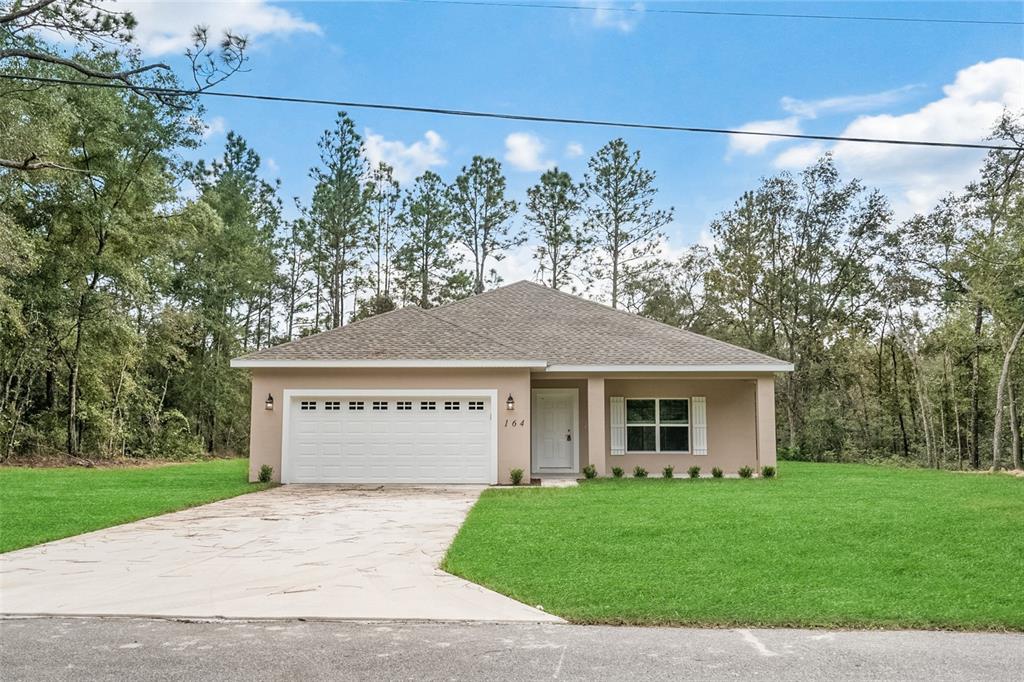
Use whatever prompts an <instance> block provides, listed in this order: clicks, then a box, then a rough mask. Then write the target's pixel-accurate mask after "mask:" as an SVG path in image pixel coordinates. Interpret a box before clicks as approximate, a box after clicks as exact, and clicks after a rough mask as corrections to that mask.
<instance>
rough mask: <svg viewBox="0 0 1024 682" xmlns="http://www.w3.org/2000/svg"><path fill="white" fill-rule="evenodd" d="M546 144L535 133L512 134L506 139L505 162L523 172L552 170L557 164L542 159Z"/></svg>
mask: <svg viewBox="0 0 1024 682" xmlns="http://www.w3.org/2000/svg"><path fill="white" fill-rule="evenodd" d="M543 154H544V143H543V142H541V141H540V138H539V137H537V136H536V135H534V134H533V133H511V134H509V136H508V137H506V138H505V160H506V161H508V163H509V165H511V166H512V167H513V168H515V169H517V170H521V171H540V170H546V169H548V168H551V167H552V166H554V165H555V162H554V161H552V160H550V159H542V158H541V157H542V155H543Z"/></svg>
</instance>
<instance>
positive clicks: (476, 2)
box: [397, 0, 1024, 26]
mask: <svg viewBox="0 0 1024 682" xmlns="http://www.w3.org/2000/svg"><path fill="white" fill-rule="evenodd" d="M397 1H398V2H405V3H410V4H416V5H466V6H472V7H515V8H529V9H558V10H575V11H580V10H582V11H585V12H592V11H595V10H604V11H608V12H630V13H633V14H687V15H699V16H715V17H767V18H772V19H818V20H830V19H831V20H838V21H883V22H902V23H913V24H978V25H989V26H1024V21H1014V20H1009V19H1003V20H1000V19H940V18H933V17H878V16H863V15H850V14H784V13H779V12H733V11H726V10H699V9H678V8H665V7H629V6H617V5H562V4H557V3H546V2H545V3H540V2H482V1H481V0H397Z"/></svg>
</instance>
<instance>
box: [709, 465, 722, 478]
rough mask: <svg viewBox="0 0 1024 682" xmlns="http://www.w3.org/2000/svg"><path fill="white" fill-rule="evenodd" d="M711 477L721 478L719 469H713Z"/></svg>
mask: <svg viewBox="0 0 1024 682" xmlns="http://www.w3.org/2000/svg"><path fill="white" fill-rule="evenodd" d="M711 475H712V476H713V477H714V478H721V477H722V476H723V475H724V474H723V473H722V470H721V469H720V468H718V467H715V468H714V469H712V470H711Z"/></svg>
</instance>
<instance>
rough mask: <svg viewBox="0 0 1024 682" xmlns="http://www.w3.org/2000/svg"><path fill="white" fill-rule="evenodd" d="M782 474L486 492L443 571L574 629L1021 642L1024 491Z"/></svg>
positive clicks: (866, 472)
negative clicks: (757, 630)
mask: <svg viewBox="0 0 1024 682" xmlns="http://www.w3.org/2000/svg"><path fill="white" fill-rule="evenodd" d="M779 468H780V474H781V478H779V479H777V480H738V479H737V480H717V481H716V480H699V481H690V480H681V479H677V480H669V481H664V480H658V479H649V480H597V481H592V482H587V483H584V484H582V485H580V487H578V488H561V489H558V488H522V489H512V490H490V491H487V492H485V493H484V494H483V496H482V498H481V499H480V501H479V502H478V503H477V505H476V506H475V507H474V508H473V510H472V511H471V512H470V514H469V517H468V519H467V521H466V524H465V525H464V526H463V527H462V530H461V531H460V532H459V534H458V536H457V537H456V538H455V541H454V543H453V544H452V547H451V548H450V549H449V551H448V555H447V557H446V559H445V562H444V567H445V569H446V570H448V571H450V572H452V573H455V574H456V575H460V576H463V577H465V578H468V579H469V580H472V581H474V582H477V583H480V584H481V585H485V586H487V587H489V588H491V589H493V590H497V591H498V592H501V593H504V594H507V595H509V596H511V597H514V598H515V599H518V600H520V601H523V602H525V603H527V604H539V605H542V606H543V607H544V608H545V609H546V610H547V611H549V612H551V613H555V614H558V615H560V616H563V617H565V618H567V619H569V620H572V621H576V622H581V623H634V624H679V625H683V624H687V625H691V624H692V625H741V624H742V625H769V626H810V627H897V628H956V629H994V630H999V629H1007V630H1018V631H1019V630H1024V588H1022V572H1021V571H1022V567H1024V479H1015V478H1011V477H1009V476H986V475H970V474H956V473H950V472H939V471H925V470H900V469H891V468H881V467H871V466H862V465H847V464H809V463H800V462H782V463H781V465H780V467H779Z"/></svg>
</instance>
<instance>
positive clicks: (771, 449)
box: [755, 376, 775, 469]
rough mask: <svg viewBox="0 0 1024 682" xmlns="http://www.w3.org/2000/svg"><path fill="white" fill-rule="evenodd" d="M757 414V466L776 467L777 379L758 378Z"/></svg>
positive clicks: (756, 394) (772, 377) (756, 390)
mask: <svg viewBox="0 0 1024 682" xmlns="http://www.w3.org/2000/svg"><path fill="white" fill-rule="evenodd" d="M755 406H756V413H757V466H758V469H760V467H764V466H771V467H773V466H775V377H774V376H768V377H758V379H757V385H756V388H755Z"/></svg>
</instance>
